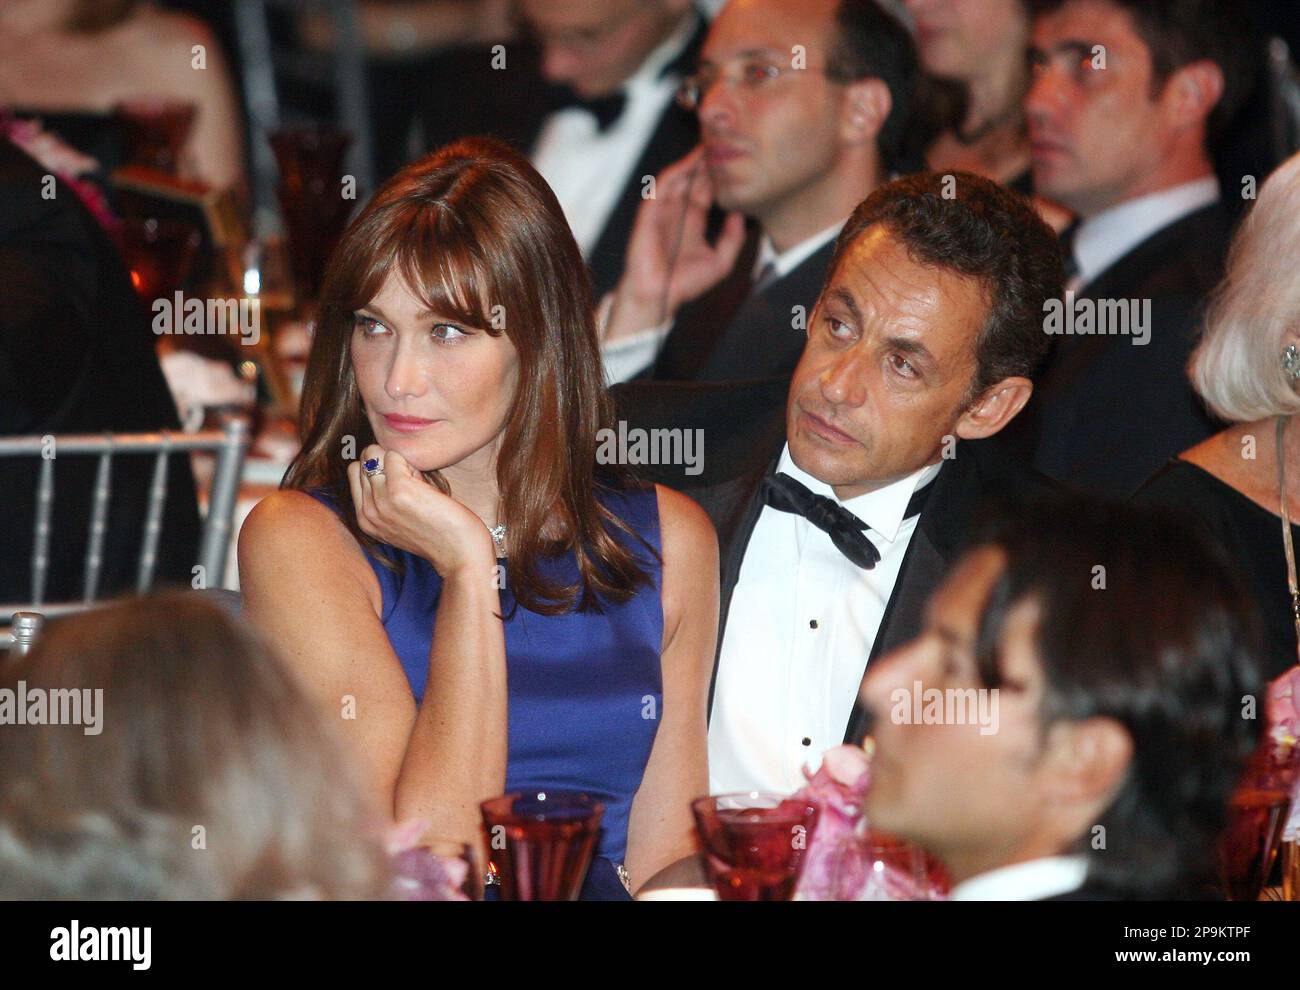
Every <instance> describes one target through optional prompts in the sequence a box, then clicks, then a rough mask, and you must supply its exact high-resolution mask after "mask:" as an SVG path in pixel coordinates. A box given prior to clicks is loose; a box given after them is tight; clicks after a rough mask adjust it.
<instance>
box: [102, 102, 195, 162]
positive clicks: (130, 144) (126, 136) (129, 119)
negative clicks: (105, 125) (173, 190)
mask: <svg viewBox="0 0 1300 990" xmlns="http://www.w3.org/2000/svg"><path fill="white" fill-rule="evenodd" d="M196 110H197V108H196V107H195V105H194V104H193V103H185V102H183V101H181V100H170V99H166V98H165V97H159V98H148V97H146V98H143V99H138V100H127V101H125V102H123V103H120V104H119V105H118V107H117V116H118V119H119V120H120V121H121V122H122V139H123V143H124V144H125V145H126V154H127V159H128V160H129V161H130V162H131V164H133V165H143V166H145V167H146V168H153V169H157V170H158V171H160V172H168V173H170V174H172V175H175V174H176V173H177V171H178V170H179V167H180V157H181V148H183V147H184V146H185V139H186V138H188V137H189V134H190V130H191V129H192V128H193V127H194V115H195V113H196Z"/></svg>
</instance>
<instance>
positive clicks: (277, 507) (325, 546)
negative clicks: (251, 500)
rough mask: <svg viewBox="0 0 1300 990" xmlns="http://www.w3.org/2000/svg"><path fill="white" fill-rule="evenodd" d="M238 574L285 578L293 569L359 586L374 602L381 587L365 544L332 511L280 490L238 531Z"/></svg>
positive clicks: (307, 577) (306, 577)
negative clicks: (246, 573) (363, 548)
mask: <svg viewBox="0 0 1300 990" xmlns="http://www.w3.org/2000/svg"><path fill="white" fill-rule="evenodd" d="M239 570H240V576H241V583H242V582H243V581H244V575H245V572H248V574H249V576H250V577H252V578H253V579H254V580H256V578H257V576H258V575H261V574H267V575H275V576H277V577H282V576H283V572H285V571H290V572H293V573H297V574H300V575H302V578H303V579H304V580H305V581H307V582H309V583H310V582H311V578H312V576H313V575H315V576H319V577H320V578H321V579H322V580H326V581H330V582H333V581H335V580H344V581H348V582H349V583H354V582H355V583H359V584H360V585H361V587H363V588H364V589H365V590H366V593H367V597H369V598H370V599H371V600H372V602H378V600H379V583H378V580H377V579H376V577H375V574H374V571H373V569H372V568H371V567H370V565H369V563H367V561H366V558H365V554H364V552H363V551H362V549H361V545H360V544H359V543H357V541H356V538H355V537H353V535H352V534H351V533H350V532H349V531H348V528H347V527H346V526H345V525H344V524H343V521H342V519H340V518H339V517H338V516H337V515H336V514H335V513H334V512H333V511H331V510H330V509H329V508H328V507H327V506H325V505H324V504H323V503H321V502H319V501H318V500H316V499H314V498H312V497H311V496H310V495H308V494H306V493H305V492H301V491H289V490H285V491H277V492H274V493H272V494H271V495H268V496H267V497H266V498H264V499H262V500H261V501H260V502H258V503H257V505H255V506H254V507H253V511H252V512H250V513H249V514H248V518H247V519H245V520H244V525H243V527H242V528H241V529H240V531H239Z"/></svg>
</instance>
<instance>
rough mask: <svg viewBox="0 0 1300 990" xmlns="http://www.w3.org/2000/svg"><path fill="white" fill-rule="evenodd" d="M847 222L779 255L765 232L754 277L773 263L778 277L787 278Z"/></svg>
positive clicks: (836, 225)
mask: <svg viewBox="0 0 1300 990" xmlns="http://www.w3.org/2000/svg"><path fill="white" fill-rule="evenodd" d="M846 222H847V218H846V219H845V220H841V221H840V222H839V223H837V224H832V225H831V226H829V227H827V228H826V229H825V230H822V231H819V232H817V233H816V234H813V235H812V237H809V238H807V239H805V240H802V241H800V242H799V243H798V244H796V245H794V247H790V248H786V249H785V250H784V251H782V252H781V253H780V254H777V251H776V247H775V246H773V244H772V238H770V237H768V235H767V233H766V232H764V233H763V236H762V237H761V238H760V239H759V242H758V256H757V257H756V258H755V259H754V277H755V278H757V277H758V275H759V273H760V272H762V271H763V269H764V268H766V267H767V265H768V263H769V262H771V264H772V267H773V269H774V271H775V274H776V277H777V278H785V277H786V276H787V275H789V274H790V273H791V272H792V271H794V270H795V269H796V268H798V267H799V266H800V265H801V264H803V263H804V262H805V261H807V260H808V259H809V258H811V257H812V256H813V255H814V254H816V253H817V252H818V251H820V250H821V249H822V247H823V246H824V245H826V244H827V243H829V242H830V241H832V240H834V239H835V237H836V236H838V235H839V232H840V230H841V229H842V228H843V226H844V224H845V223H846Z"/></svg>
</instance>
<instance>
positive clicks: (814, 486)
mask: <svg viewBox="0 0 1300 990" xmlns="http://www.w3.org/2000/svg"><path fill="white" fill-rule="evenodd" d="M942 466H943V462H942V461H940V462H939V463H938V464H928V465H926V466H925V467H923V468H921V470H919V471H916V472H914V473H912V474H909V475H908V476H907V477H905V478H900V479H899V480H898V481H894V482H891V483H890V484H888V485H885V486H884V487H883V488H877V489H876V490H875V491H871V492H866V493H865V494H863V495H858V496H855V497H854V498H851V499H848V500H847V501H841V500H840V499H839V498H838V497H837V496H836V494H835V490H834V489H833V488H831V486H830V485H828V484H826V482H824V481H819V480H818V479H817V478H814V477H813V476H812V475H811V474H808V472H806V471H802V470H800V468H799V465H797V464H796V463H795V462H794V458H793V457H791V456H790V445H789V444H786V445H785V448H784V449H783V450H782V451H781V459H780V461H779V462H778V463H777V466H776V469H777V470H778V471H781V472H784V473H785V474H788V475H789V476H790V477H792V478H794V480H795V481H798V482H799V483H800V484H802V485H804V486H805V487H806V488H808V490H809V491H811V492H813V493H814V494H817V495H825V496H826V497H827V498H829V499H830V500H831V501H833V502H836V503H838V504H839V505H842V506H843V507H844V508H845V509H847V510H848V511H849V512H852V513H853V514H854V515H855V516H857V517H858V518H859V519H861V520H862V521H863V522H864V523H866V524H867V525H868V526H870V527H871V530H872V532H873V533H875V534H876V535H877V536H879V537H880V538H881V539H883V540H885V541H886V542H887V543H893V542H894V540H895V539H897V537H898V530H899V527H900V526H902V524H903V517H904V514H905V513H906V512H907V503H908V502H910V501H911V500H912V496H913V495H914V494H915V493H916V491H917V490H918V489H920V488H921V487H922V486H923V485H925V484H928V483H929V482H930V481H931V480H933V478H934V477H935V475H937V474H938V473H939V469H940V468H941V467H942Z"/></svg>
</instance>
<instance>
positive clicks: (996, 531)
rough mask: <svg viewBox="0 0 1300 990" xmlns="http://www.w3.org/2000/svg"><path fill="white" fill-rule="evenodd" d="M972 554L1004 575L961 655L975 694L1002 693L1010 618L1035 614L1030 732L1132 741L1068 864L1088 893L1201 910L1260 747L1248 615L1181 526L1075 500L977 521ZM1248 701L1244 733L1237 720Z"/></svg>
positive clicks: (1233, 588) (1256, 666) (1196, 537)
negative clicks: (1035, 727) (1064, 724)
mask: <svg viewBox="0 0 1300 990" xmlns="http://www.w3.org/2000/svg"><path fill="white" fill-rule="evenodd" d="M973 545H975V546H990V545H991V546H995V547H998V548H1000V549H1001V550H1002V552H1003V553H1004V554H1005V555H1006V566H1005V568H1004V569H1003V571H1002V573H1001V574H1000V576H999V577H998V580H997V582H996V584H995V585H994V587H993V590H992V592H991V593H990V596H989V600H988V602H987V603H986V605H985V608H984V614H983V617H982V620H981V627H980V631H979V636H978V643H977V647H976V655H977V658H978V663H979V669H980V677H981V680H982V681H983V682H984V685H985V687H988V688H996V687H999V686H1001V685H1002V677H1001V673H1000V670H999V656H998V653H999V642H1000V639H1001V633H1002V628H1003V625H1004V623H1005V620H1006V617H1007V614H1008V612H1009V611H1010V609H1011V608H1012V607H1013V606H1014V605H1016V604H1017V603H1019V602H1022V601H1026V600H1034V601H1036V602H1037V604H1038V606H1039V617H1038V629H1037V631H1036V634H1035V637H1034V638H1035V645H1036V649H1037V654H1038V661H1039V664H1040V665H1041V667H1042V670H1043V673H1044V682H1045V688H1044V693H1043V700H1042V709H1041V714H1042V727H1043V732H1044V733H1046V731H1047V728H1048V727H1049V726H1050V725H1051V724H1052V723H1053V722H1056V721H1059V720H1062V719H1068V720H1071V721H1078V720H1083V719H1087V718H1092V717H1104V718H1110V719H1113V720H1115V721H1116V722H1118V723H1119V724H1121V725H1122V726H1123V727H1124V728H1125V729H1126V730H1127V732H1128V734H1129V736H1130V737H1131V738H1132V741H1133V760H1132V764H1131V765H1130V767H1129V769H1128V773H1127V775H1126V777H1125V779H1124V782H1123V784H1122V786H1121V788H1120V790H1119V791H1118V793H1117V795H1116V797H1115V799H1114V801H1113V802H1112V803H1111V805H1110V806H1109V807H1108V808H1107V809H1106V810H1105V811H1104V812H1103V813H1102V815H1101V816H1100V818H1099V819H1098V821H1097V824H1098V825H1100V826H1103V827H1104V828H1105V833H1104V834H1105V839H1106V844H1105V849H1104V851H1099V850H1095V849H1094V848H1093V846H1092V844H1091V841H1090V840H1091V839H1092V835H1091V834H1085V835H1083V836H1080V837H1079V840H1078V843H1077V847H1076V848H1075V850H1073V851H1075V852H1080V853H1084V854H1086V855H1088V856H1089V857H1090V859H1089V874H1088V878H1089V883H1090V884H1096V885H1099V886H1102V887H1106V888H1110V889H1113V890H1115V891H1117V892H1124V893H1125V894H1127V896H1137V897H1197V896H1205V894H1206V890H1207V887H1213V885H1214V883H1215V877H1216V863H1215V851H1216V842H1217V840H1218V837H1219V835H1220V833H1221V832H1222V830H1223V827H1224V825H1225V823H1226V821H1227V813H1228V804H1229V801H1230V799H1231V796H1232V792H1233V789H1234V788H1235V786H1236V784H1237V782H1238V780H1239V778H1240V776H1241V773H1242V771H1243V769H1244V767H1245V765H1246V761H1247V760H1248V759H1249V757H1250V755H1251V754H1252V752H1253V751H1254V750H1255V748H1256V746H1257V745H1258V743H1259V741H1260V738H1261V737H1262V735H1263V726H1262V724H1261V723H1262V721H1263V718H1262V716H1263V712H1264V691H1265V682H1264V679H1263V675H1262V674H1261V671H1262V670H1263V669H1264V668H1263V666H1262V664H1261V662H1260V661H1261V654H1260V647H1259V638H1258V637H1259V624H1258V617H1257V615H1256V612H1255V606H1254V603H1253V602H1252V601H1251V599H1250V598H1249V597H1248V596H1247V594H1246V593H1245V591H1244V590H1243V588H1242V586H1241V585H1240V583H1239V580H1238V578H1237V576H1236V572H1235V571H1234V569H1233V568H1232V567H1231V566H1230V565H1229V563H1228V562H1227V561H1226V559H1225V558H1224V556H1223V554H1222V552H1221V551H1220V550H1219V549H1217V548H1215V547H1213V546H1211V545H1210V544H1209V542H1208V541H1207V540H1206V539H1205V538H1204V537H1203V536H1202V535H1201V534H1200V533H1198V532H1197V531H1196V530H1195V529H1194V528H1192V527H1191V526H1190V525H1189V524H1188V523H1187V522H1186V521H1184V520H1182V519H1178V518H1170V516H1169V514H1168V513H1167V512H1164V513H1162V512H1156V511H1153V510H1151V509H1147V508H1136V507H1133V506H1114V505H1109V506H1108V505H1106V504H1104V503H1101V504H1099V503H1097V502H1096V501H1095V500H1086V499H1084V498H1083V497H1081V496H1068V497H1066V496H1059V497H1056V498H1054V499H1052V500H1049V501H1039V502H1035V503H1031V504H1029V505H1021V506H1019V507H1017V509H1016V511H1014V512H1006V511H1004V512H1002V513H1000V514H999V515H997V516H994V517H991V518H990V519H988V520H986V525H985V528H984V529H983V532H982V533H981V534H980V535H979V536H978V537H977V538H976V539H975V541H974V543H973ZM1248 697H1250V698H1255V699H1256V701H1257V705H1258V709H1259V714H1260V716H1261V717H1260V718H1252V717H1245V712H1244V710H1243V705H1244V704H1245V699H1246V698H1248Z"/></svg>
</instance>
